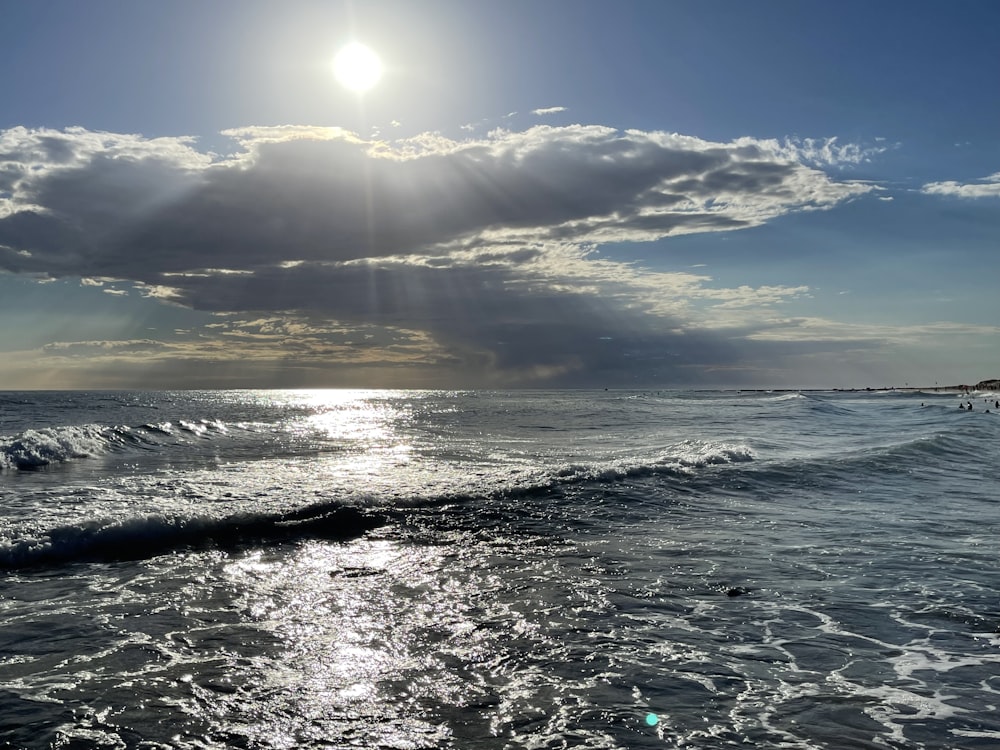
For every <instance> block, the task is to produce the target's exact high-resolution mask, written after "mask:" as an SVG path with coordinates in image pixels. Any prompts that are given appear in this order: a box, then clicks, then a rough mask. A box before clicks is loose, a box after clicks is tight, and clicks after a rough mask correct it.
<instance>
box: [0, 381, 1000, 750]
mask: <svg viewBox="0 0 1000 750" xmlns="http://www.w3.org/2000/svg"><path fill="white" fill-rule="evenodd" d="M997 398H998V396H997V394H994V393H975V394H969V395H965V394H956V393H945V392H940V393H938V392H917V391H879V392H858V393H854V392H804V393H766V392H752V393H751V392H735V391H731V392H680V391H614V390H612V391H516V392H485V391H357V390H329V391H200V392H58V393H56V392H21V393H13V392H7V393H0V747H10V748H25V749H33V748H74V749H76V748H143V749H145V750H154V749H156V750H160V749H166V748H177V749H181V748H183V749H185V750H189V749H195V748H197V749H204V748H398V749H407V750H409V749H413V748H462V749H464V748H736V747H738V748H746V747H752V748H802V749H803V750H805V749H807V748H808V749H813V748H823V749H830V750H833V749H837V748H850V749H852V750H854V749H857V748H878V749H881V750H885V749H886V748H900V749H902V748H907V749H909V748H969V749H971V748H997V747H1000V708H998V706H1000V594H998V591H1000V571H998V564H997V562H998V558H997V548H998V540H1000V513H998V507H1000V506H998V503H1000V497H998V488H1000V413H998V412H1000V410H998V409H996V408H994V401H995V399H997ZM966 401H968V402H971V403H972V405H973V410H972V411H971V412H970V411H967V410H961V409H959V408H958V405H959V403H960V402H966ZM987 410H990V413H987Z"/></svg>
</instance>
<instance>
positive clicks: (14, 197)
mask: <svg viewBox="0 0 1000 750" xmlns="http://www.w3.org/2000/svg"><path fill="white" fill-rule="evenodd" d="M225 134H226V135H227V136H229V137H230V138H231V139H233V142H234V144H235V146H236V148H235V149H234V150H233V152H232V153H229V154H224V155H220V154H212V153H204V152H201V151H199V150H198V149H197V148H196V143H195V141H193V140H192V139H190V138H160V139H144V138H142V137H140V136H137V135H127V134H109V133H95V132H91V131H85V130H82V129H78V128H77V129H69V130H65V131H50V130H28V129H25V128H15V129H11V130H7V131H3V132H2V133H0V269H5V270H7V271H10V272H13V273H24V274H32V275H35V276H38V277H47V278H60V277H76V278H81V279H84V280H86V281H85V283H93V284H100V283H106V282H108V281H118V282H121V283H126V282H131V283H132V284H134V285H136V286H138V287H139V288H140V289H142V290H143V291H144V293H145V294H146V295H147V296H150V297H154V298H157V299H161V300H164V301H168V302H170V303H173V304H179V305H183V306H186V307H189V308H192V309H195V310H201V311H206V312H210V313H213V314H216V315H218V316H220V318H219V322H218V324H217V327H215V328H213V329H209V330H206V331H205V332H203V334H202V336H203V337H209V336H210V337H211V339H210V340H208V338H203V339H201V340H194V341H190V342H187V343H185V344H184V345H183V346H181V345H180V344H177V343H172V344H171V345H170V347H168V348H167V349H165V350H163V352H162V354H163V356H164V357H170V358H172V361H177V360H179V359H184V358H188V357H189V356H190V357H191V358H194V359H197V358H204V359H212V358H215V361H221V360H223V359H225V357H224V356H223V354H222V352H223V351H225V350H226V346H231V345H232V342H233V341H236V340H239V341H240V347H241V349H240V351H241V352H242V353H243V354H244V355H245V356H248V357H249V356H251V355H253V356H254V357H256V358H257V359H258V360H259V361H265V360H269V358H270V360H272V361H275V362H276V361H279V360H282V358H284V359H283V360H282V361H284V362H286V363H287V362H294V363H296V364H295V366H297V367H304V368H311V367H322V366H324V363H325V366H326V367H330V364H329V363H330V362H331V361H336V362H339V363H343V365H344V366H352V367H369V366H370V367H374V366H386V367H388V366H392V367H396V366H405V365H409V366H414V367H426V368H430V369H433V368H438V369H439V370H443V369H447V368H450V369H452V370H455V371H461V372H466V373H475V374H476V377H477V378H479V381H478V382H491V381H490V379H491V378H494V379H496V380H497V382H500V381H501V380H502V381H503V382H531V381H532V380H533V379H537V378H540V377H547V378H559V379H561V382H577V381H580V382H582V381H583V379H585V378H590V379H591V380H593V379H594V378H601V377H605V376H608V377H610V376H612V375H617V376H619V377H623V376H630V375H628V373H630V372H632V371H634V372H636V373H638V372H640V370H641V372H643V373H646V375H645V376H646V377H652V375H655V374H657V373H658V374H659V375H660V376H663V377H664V378H667V377H668V376H669V377H673V378H674V379H676V378H678V377H680V373H682V372H684V371H685V368H693V367H695V366H705V365H707V364H712V365H713V366H719V367H729V366H733V365H734V364H735V363H738V362H740V361H741V360H742V359H745V358H746V357H747V356H748V353H747V342H748V341H749V340H750V339H749V338H748V336H749V335H750V333H752V332H753V331H754V330H756V329H755V325H756V324H755V323H754V321H763V320H766V319H768V318H769V317H773V308H774V307H775V306H776V305H781V304H784V303H785V302H787V301H789V300H792V299H796V298H798V297H801V296H803V295H806V294H808V290H807V289H806V288H805V287H791V288H788V287H780V286H762V287H757V288H751V287H738V288H734V289H726V288H720V287H717V286H714V285H713V283H712V280H711V279H710V278H709V277H707V276H701V275H695V274H686V273H654V272H651V271H647V270H643V269H639V268H636V267H633V266H630V265H628V264H623V263H618V262H612V261H607V260H600V259H598V258H595V257H593V255H592V252H591V251H592V250H593V249H594V248H595V247H596V246H597V245H599V244H601V243H607V242H622V241H632V242H636V241H654V240H660V239H663V238H666V237H670V236H674V235H680V234H687V233H694V232H725V231H732V230H736V229H741V228H746V227H753V226H758V225H760V224H763V223H765V222H767V221H770V220H772V219H774V218H777V217H780V216H783V215H786V214H788V213H791V212H796V211H812V210H823V209H829V208H832V207H833V206H836V205H837V204H839V203H841V202H843V201H846V200H850V199H852V198H855V197H857V196H861V195H864V194H866V193H869V192H872V191H873V190H875V188H874V187H873V186H871V185H868V184H864V183H860V182H854V181H838V180H834V179H832V178H831V177H829V176H828V175H827V174H825V173H824V172H822V171H821V170H819V169H816V168H815V167H814V166H810V165H809V164H807V163H806V162H807V161H809V160H812V161H821V160H823V159H826V160H827V162H828V163H833V162H835V161H837V160H840V161H847V162H850V161H851V160H852V159H856V158H860V157H859V156H858V154H860V151H855V150H851V149H850V148H848V147H835V146H834V144H833V142H832V140H831V141H827V142H824V143H823V144H822V145H816V144H812V145H807V146H803V145H801V144H800V145H798V146H791V145H789V144H788V143H779V142H777V141H761V140H754V139H749V138H742V139H739V140H738V141H734V142H731V143H716V142H710V141H705V140H702V139H698V138H694V137H691V136H683V135H679V134H674V133H664V132H657V131H653V132H648V131H638V130H629V131H618V130H614V129H611V128H606V127H600V126H583V125H575V126H568V127H559V128H556V127H541V126H540V127H535V128H531V129H528V130H525V131H520V132H513V131H507V130H495V131H493V132H492V133H490V134H489V136H487V137H485V138H474V139H473V138H470V139H468V140H462V141H456V140H451V139H448V138H445V137H443V136H441V135H438V134H424V135H422V136H419V137H416V138H409V139H400V140H397V141H375V140H370V139H363V138H360V137H359V136H357V135H354V134H352V133H348V132H346V131H343V130H339V129H331V128H312V127H298V126H287V127H252V128H240V129H234V130H230V131H226V133H225ZM838 149H839V150H838ZM807 157H808V158H807ZM115 293H121V292H120V291H116V292H115ZM737 322H739V324H740V326H742V327H740V328H739V331H736V329H735V328H733V326H735V325H736V323H737ZM741 337H742V338H741ZM85 343H86V342H85ZM81 346H83V345H81ZM86 346H87V349H88V351H89V352H90V353H91V354H97V353H100V352H103V353H104V354H105V355H107V354H108V350H107V348H104V349H102V348H101V347H98V346H95V345H93V344H90V343H87V344H86ZM244 347H249V348H248V349H244ZM60 351H61V356H68V354H69V353H68V352H67V351H63V350H60ZM192 352H197V354H193V353H192ZM268 352H270V354H268ZM145 353H146V354H147V355H149V354H150V353H149V352H148V351H147V352H145ZM115 355H116V356H119V357H121V356H124V352H123V351H120V350H116V352H115ZM640 366H641V367H640ZM651 374H652V375H651ZM630 377H638V375H632V376H630Z"/></svg>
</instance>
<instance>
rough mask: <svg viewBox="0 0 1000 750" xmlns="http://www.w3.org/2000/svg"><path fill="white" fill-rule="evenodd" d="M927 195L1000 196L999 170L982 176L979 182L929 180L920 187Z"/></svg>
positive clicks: (957, 196) (956, 196)
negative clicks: (964, 182)
mask: <svg viewBox="0 0 1000 750" xmlns="http://www.w3.org/2000/svg"><path fill="white" fill-rule="evenodd" d="M921 192H922V193H925V194H927V195H948V196H952V197H955V198H1000V172H995V173H994V174H991V175H990V176H989V177H983V178H982V179H981V180H980V181H979V182H975V183H966V184H962V183H959V182H952V181H947V182H929V183H927V184H926V185H924V186H923V187H922V188H921Z"/></svg>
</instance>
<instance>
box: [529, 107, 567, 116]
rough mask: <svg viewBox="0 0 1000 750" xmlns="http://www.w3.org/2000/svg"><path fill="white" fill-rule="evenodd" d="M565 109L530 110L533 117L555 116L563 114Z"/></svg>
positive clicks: (544, 108) (541, 108)
mask: <svg viewBox="0 0 1000 750" xmlns="http://www.w3.org/2000/svg"><path fill="white" fill-rule="evenodd" d="M565 111H566V107H539V108H538V109H533V110H531V114H533V115H542V116H544V115H557V114H559V113H560V112H565Z"/></svg>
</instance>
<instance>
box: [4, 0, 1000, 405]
mask: <svg viewBox="0 0 1000 750" xmlns="http://www.w3.org/2000/svg"><path fill="white" fill-rule="evenodd" d="M0 21H2V24H3V27H4V28H5V29H7V30H9V31H10V32H11V33H9V34H8V35H7V36H6V39H5V41H6V43H5V45H4V46H3V48H2V49H0V61H2V63H3V67H4V70H5V71H7V72H8V75H7V78H8V80H7V81H6V82H5V91H4V96H3V100H2V104H0V320H2V321H3V325H2V326H0V388H2V389H19V388H201V387H358V386H365V387H380V386H384V387H420V388H424V387H442V388H466V387H475V388H507V387H555V386H559V387H563V386H565V387H660V388H671V387H705V388H716V387H750V388H768V387H775V388H789V387H813V388H817V387H818V388H822V387H845V388H846V387H866V386H871V387H882V386H887V385H898V386H902V385H905V384H910V385H934V384H935V383H939V384H941V385H946V384H956V383H969V382H972V383H974V382H976V381H977V380H980V379H986V378H992V377H1000V346H998V344H1000V336H998V334H1000V303H998V301H997V299H998V295H997V287H998V284H1000V268H998V267H997V259H998V257H1000V256H998V252H997V250H998V240H1000V129H998V123H1000V96H998V95H997V90H998V88H997V75H998V71H1000V48H998V46H997V45H996V43H995V34H996V31H997V30H998V29H1000V4H997V3H994V2H991V1H983V0H968V1H966V2H962V3H945V2H921V1H919V0H917V1H913V0H909V1H906V2H895V1H891V0H890V1H885V2H878V3H870V2H853V1H849V2H840V3H836V4H832V3H819V2H798V1H796V2H792V1H791V0H787V1H784V0H783V1H776V0H763V1H762V2H757V3H743V2H735V0H733V1H732V2H712V1H711V0H709V1H705V0H697V1H695V0H690V1H688V0H675V1H669V2H668V1H666V0H664V1H660V0H656V1H651V2H632V3H620V4H617V5H609V4H607V3H598V2H591V1H589V0H581V1H578V0H572V1H571V0H551V1H548V2H533V1H529V0H506V1H505V2H503V3H486V2H458V1H455V2H441V1H433V0H431V1H427V2H420V3H413V2H381V1H379V0H368V1H367V2H331V1H329V0H327V1H326V2H284V3H274V2H252V1H241V2H211V3H205V2H189V1H188V0H176V1H172V2H169V3H128V2H111V1H110V0H94V1H93V2H88V3H78V2H68V1H67V2H62V1H59V2H53V1H50V0H36V1H34V2H31V3H8V4H5V5H4V6H3V8H2V9H0ZM352 41H360V42H363V43H364V44H367V45H368V46H369V47H371V48H372V49H373V50H375V51H376V52H377V53H378V54H379V56H380V57H381V59H382V62H383V64H384V67H385V72H384V75H383V77H382V79H381V81H380V82H379V83H378V84H377V85H376V86H375V87H374V88H372V89H371V90H369V91H367V92H364V93H363V94H359V93H357V92H353V91H349V90H347V89H345V88H344V87H342V86H340V85H339V84H338V83H337V80H336V78H335V76H334V74H333V69H332V60H333V58H334V56H335V54H336V53H337V51H338V50H339V49H341V48H343V47H344V46H345V45H347V44H349V43H350V42H352Z"/></svg>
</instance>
